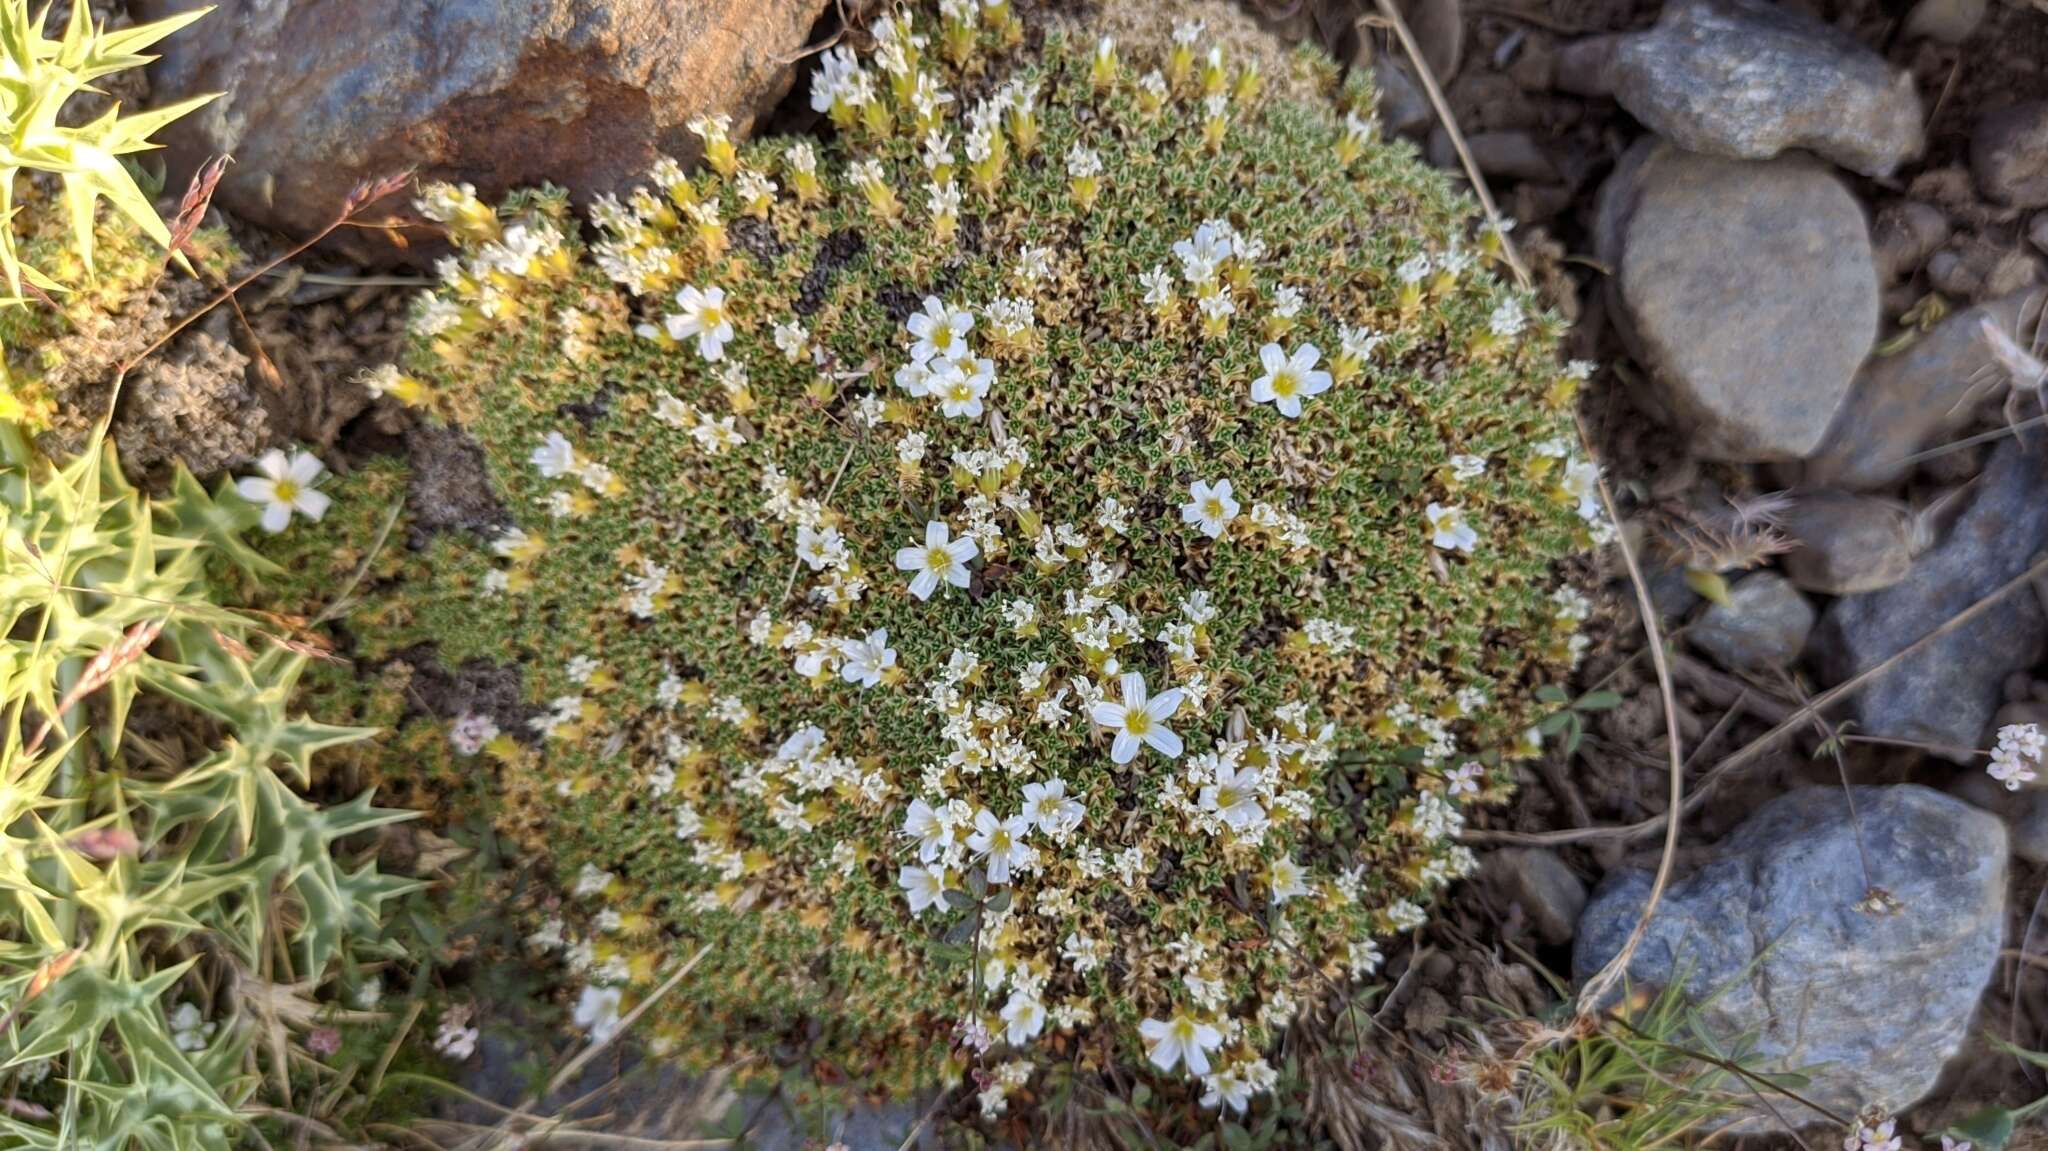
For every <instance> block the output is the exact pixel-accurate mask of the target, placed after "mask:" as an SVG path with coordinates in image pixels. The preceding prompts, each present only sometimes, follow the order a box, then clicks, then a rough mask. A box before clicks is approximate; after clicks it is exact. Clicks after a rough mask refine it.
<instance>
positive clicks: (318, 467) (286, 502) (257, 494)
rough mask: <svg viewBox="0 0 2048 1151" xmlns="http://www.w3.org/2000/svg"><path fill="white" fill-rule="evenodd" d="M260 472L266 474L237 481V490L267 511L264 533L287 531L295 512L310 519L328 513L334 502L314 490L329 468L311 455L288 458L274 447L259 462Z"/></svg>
mask: <svg viewBox="0 0 2048 1151" xmlns="http://www.w3.org/2000/svg"><path fill="white" fill-rule="evenodd" d="M256 470H258V471H260V472H262V473H263V474H262V475H260V476H243V477H242V478H241V479H239V480H236V481H235V490H236V491H237V492H240V493H241V496H242V498H243V499H245V500H248V501H249V502H250V503H252V504H257V505H259V506H261V507H262V508H263V521H262V522H263V530H264V531H267V532H269V533H271V534H272V535H275V534H277V533H278V532H281V531H283V530H284V529H285V527H286V525H288V524H290V523H291V520H292V513H293V512H297V513H299V514H300V515H302V516H305V517H306V518H307V519H309V520H318V519H319V518H320V517H321V516H324V515H326V514H327V505H328V504H329V502H331V501H329V500H328V498H327V496H326V495H325V494H324V493H321V492H317V491H314V490H313V482H314V481H315V480H318V479H319V478H320V473H322V472H324V471H326V470H327V465H325V464H323V463H321V462H320V461H319V460H318V459H315V458H314V457H313V454H312V453H311V452H301V451H294V452H292V454H291V455H290V456H289V457H287V456H286V455H285V454H284V453H283V452H282V451H279V450H278V449H276V448H272V449H270V450H269V451H267V452H264V453H263V458H262V459H260V460H257V461H256Z"/></svg>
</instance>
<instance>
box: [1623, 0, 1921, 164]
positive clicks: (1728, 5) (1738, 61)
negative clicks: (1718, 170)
mask: <svg viewBox="0 0 2048 1151" xmlns="http://www.w3.org/2000/svg"><path fill="white" fill-rule="evenodd" d="M1608 82H1609V84H1610V85H1611V86H1612V88H1613V91H1614V97H1615V99H1616V100H1618V101H1620V102H1621V106H1622V107H1624V108H1626V109H1628V111H1629V113H1630V114H1631V115H1633V116H1635V118H1636V119H1638V120H1641V121H1642V122H1643V123H1644V125H1646V126H1647V127H1649V128H1650V129H1652V130H1653V131H1655V132H1657V133H1659V134H1660V135H1663V136H1665V137H1666V138H1668V139H1670V140H1673V141H1675V142H1677V143H1678V144H1679V146H1681V147H1683V148H1686V149H1688V150H1690V151H1694V152H1710V153H1713V154H1715V155H1719V156H1735V157H1740V158H1742V159H1748V160H1761V159H1766V158H1768V157H1771V156H1775V155H1777V154H1778V153H1780V152H1783V151H1786V150H1788V149H1793V148H1803V149H1806V150H1808V151H1812V152H1817V153H1819V154H1820V155H1822V156H1825V157H1827V158H1828V159H1830V160H1833V161H1834V162H1836V163H1837V164H1840V165H1842V166H1843V167H1845V168H1851V169H1854V170H1855V171H1858V172H1861V173H1863V174H1864V175H1866V176H1888V175H1890V174H1891V172H1892V169H1894V168H1896V167H1897V166H1898V165H1899V162H1900V161H1902V160H1906V159H1910V158H1912V157H1914V156H1917V155H1919V154H1920V147H1921V143H1922V140H1921V113H1920V98H1919V96H1918V95H1916V94H1915V93H1914V91H1913V76H1912V74H1911V73H1910V72H1907V71H1906V70H1904V69H1895V68H1893V67H1892V66H1891V65H1889V64H1887V63H1885V60H1884V57H1882V56H1879V55H1878V54H1877V53H1876V52H1873V51H1871V50H1870V49H1869V48H1866V47H1864V46H1863V44H1862V43H1861V42H1859V41H1858V40H1856V39H1855V38H1854V37H1852V36H1849V35H1847V34H1845V33H1842V32H1840V31H1837V30H1836V29H1833V28H1830V27H1828V26H1827V25H1825V24H1821V23H1819V22H1817V21H1815V20H1813V19H1811V18H1809V17H1807V16H1804V15H1802V14H1800V13H1798V12H1796V11H1794V10H1793V9H1791V8H1789V7H1781V6H1779V5H1777V4H1772V3H1768V2H1766V0H1676V2H1674V3H1671V4H1668V5H1666V6H1665V8H1664V12H1663V15H1662V16H1661V17H1659V19H1658V21H1657V24H1656V26H1655V27H1653V28H1651V29H1649V30H1648V31H1646V32H1642V33H1638V34H1636V35H1633V36H1629V37H1627V38H1626V39H1624V40H1623V41H1622V42H1621V44H1620V45H1619V46H1618V48H1617V49H1616V51H1615V56H1614V61H1613V66H1612V69H1611V70H1610V72H1609V75H1608Z"/></svg>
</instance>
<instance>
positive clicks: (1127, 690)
mask: <svg viewBox="0 0 2048 1151" xmlns="http://www.w3.org/2000/svg"><path fill="white" fill-rule="evenodd" d="M1123 687H1124V706H1125V707H1126V708H1142V707H1144V706H1145V677H1144V676H1143V675H1142V674H1140V673H1138V672H1135V671H1127V672H1125V673H1124V676H1123Z"/></svg>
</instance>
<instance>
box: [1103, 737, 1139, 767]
mask: <svg viewBox="0 0 2048 1151" xmlns="http://www.w3.org/2000/svg"><path fill="white" fill-rule="evenodd" d="M1144 745H1145V741H1143V740H1141V739H1139V738H1138V737H1137V736H1135V735H1132V734H1131V733H1130V732H1127V731H1119V732H1117V733H1116V742H1115V743H1112V744H1111V745H1110V747H1109V758H1110V762H1112V763H1118V764H1124V763H1129V762H1131V761H1132V760H1134V759H1136V758H1138V749H1139V748H1141V747H1143V746H1144Z"/></svg>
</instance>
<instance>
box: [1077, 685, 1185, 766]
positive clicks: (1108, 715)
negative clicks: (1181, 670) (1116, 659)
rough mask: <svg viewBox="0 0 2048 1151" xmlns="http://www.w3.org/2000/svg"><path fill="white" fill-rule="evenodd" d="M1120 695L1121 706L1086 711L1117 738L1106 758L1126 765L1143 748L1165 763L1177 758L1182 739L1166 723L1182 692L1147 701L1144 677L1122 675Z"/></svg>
mask: <svg viewBox="0 0 2048 1151" xmlns="http://www.w3.org/2000/svg"><path fill="white" fill-rule="evenodd" d="M1123 692H1124V701H1123V702H1122V703H1120V704H1119V703H1110V702H1109V701H1107V700H1104V701H1103V702H1101V703H1098V704H1095V705H1094V706H1093V707H1091V708H1089V709H1088V715H1089V718H1090V719H1093V720H1094V721H1095V722H1096V723H1097V724H1099V725H1101V726H1102V727H1106V728H1108V729H1109V730H1110V731H1112V732H1114V733H1115V734H1116V741H1115V743H1113V744H1112V745H1111V747H1110V751H1109V758H1110V759H1111V760H1112V761H1114V762H1116V763H1120V764H1121V763H1129V762H1131V760H1133V759H1136V758H1137V756H1138V750H1139V749H1140V748H1141V747H1145V746H1150V747H1151V748H1152V750H1154V751H1156V752H1158V753H1159V754H1161V755H1163V756H1165V757H1166V758H1168V759H1178V758H1180V753H1181V749H1182V747H1183V744H1182V743H1181V738H1180V736H1178V735H1175V734H1174V732H1173V729H1171V728H1169V727H1167V726H1166V721H1167V720H1169V719H1172V718H1173V713H1174V712H1176V711H1179V710H1180V705H1181V700H1182V699H1183V698H1184V696H1183V695H1182V693H1181V690H1180V689H1179V688H1172V689H1169V690H1167V691H1162V692H1160V693H1159V694H1158V695H1156V696H1153V697H1152V698H1150V699H1149V700H1148V699H1147V698H1146V696H1145V677H1144V675H1142V674H1141V673H1139V672H1135V671H1127V672H1125V673H1124V675H1123Z"/></svg>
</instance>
